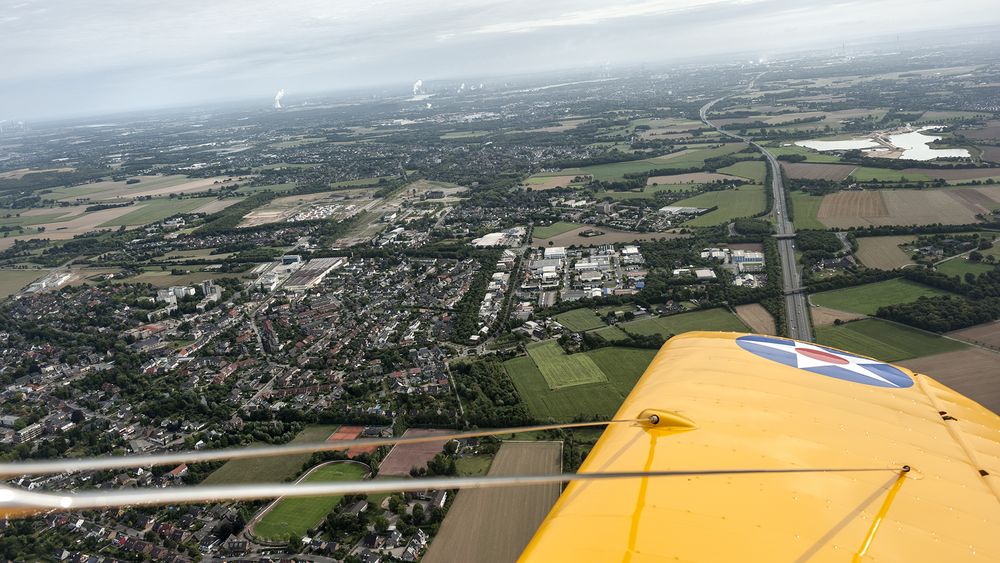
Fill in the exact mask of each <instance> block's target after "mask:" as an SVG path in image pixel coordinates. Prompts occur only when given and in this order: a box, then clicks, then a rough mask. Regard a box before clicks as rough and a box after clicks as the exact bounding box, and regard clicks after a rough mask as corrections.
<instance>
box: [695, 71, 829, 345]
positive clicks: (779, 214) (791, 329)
mask: <svg viewBox="0 0 1000 563" xmlns="http://www.w3.org/2000/svg"><path fill="white" fill-rule="evenodd" d="M754 80H756V78H755V79H754ZM752 87H753V82H751V83H750V86H749V88H752ZM726 98H727V96H722V97H721V98H716V99H714V100H712V101H711V102H708V103H707V104H705V105H704V106H702V107H701V110H700V111H699V115H700V117H701V120H702V121H703V122H704V123H705V125H708V126H709V127H712V128H714V129H715V130H716V131H718V132H719V133H721V134H722V135H724V136H727V137H731V138H733V139H737V140H740V141H742V142H744V143H749V144H750V145H752V146H753V147H754V148H756V149H757V150H759V151H760V152H761V153H762V154H763V155H764V157H765V158H767V164H768V166H770V168H771V190H772V193H773V195H774V198H773V200H774V209H773V212H774V223H775V226H776V228H777V238H778V254H779V255H780V256H781V278H782V287H783V288H784V290H785V310H786V319H787V323H788V336H790V337H792V338H794V339H796V340H805V341H812V339H813V335H812V326H811V325H810V324H809V302H808V300H807V299H806V294H805V293H804V292H802V290H801V285H800V284H801V280H800V277H799V268H798V264H797V263H796V260H795V238H794V237H795V227H794V226H792V222H791V220H790V219H789V218H788V203H787V202H786V201H785V186H784V183H783V181H782V179H781V168H780V167H779V165H778V161H777V159H775V158H774V155H772V154H771V153H770V152H768V151H767V149H765V148H764V147H762V146H761V145H759V144H757V143H755V142H754V141H753V140H751V139H749V138H747V137H743V136H741V135H737V134H735V133H731V132H729V131H726V130H725V129H723V128H722V127H720V126H718V125H715V124H714V123H712V122H711V121H710V120H709V119H708V111H709V110H710V109H712V106H714V105H715V104H717V103H718V102H720V101H722V100H724V99H726Z"/></svg>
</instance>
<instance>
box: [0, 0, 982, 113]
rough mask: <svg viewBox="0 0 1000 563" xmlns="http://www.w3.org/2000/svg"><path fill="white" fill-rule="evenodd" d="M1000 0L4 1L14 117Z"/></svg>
mask: <svg viewBox="0 0 1000 563" xmlns="http://www.w3.org/2000/svg"><path fill="white" fill-rule="evenodd" d="M996 2H997V0H947V1H942V0H863V1H861V0H858V1H855V0H660V1H649V0H634V1H615V0H434V1H424V2H420V1H416V0H360V1H356V0H291V1H276V0H0V119H3V118H39V117H54V116H65V115H84V114H95V113H107V112H113V111H117V110H131V109H138V108H146V107H159V106H168V105H181V104H195V103H199V102H209V101H218V100H226V99H250V98H257V97H259V98H260V99H261V103H262V104H263V105H265V106H266V105H267V104H269V103H270V99H271V97H273V95H274V93H275V91H277V90H278V89H279V88H284V89H285V90H286V91H287V92H288V95H287V97H286V101H290V102H294V99H295V95H296V93H297V92H298V93H300V94H303V95H304V94H305V93H307V92H316V91H323V90H334V89H338V88H349V87H357V86H367V85H374V84H399V87H400V90H401V93H403V92H405V90H406V89H407V87H408V85H409V84H411V83H412V82H413V81H414V80H416V79H417V78H423V79H424V80H425V81H430V80H434V79H457V80H465V79H469V80H478V79H479V78H480V77H483V76H490V75H497V74H504V73H520V72H533V71H544V70H549V69H554V68H561V67H580V66H589V65H594V66H597V65H601V64H604V63H610V64H611V65H619V64H629V63H639V62H643V63H655V62H657V61H663V62H670V61H671V60H680V59H691V58H693V57H697V56H699V55H716V54H722V53H732V52H737V51H746V52H757V53H759V54H760V55H769V54H774V53H777V52H781V51H789V50H798V49H806V48H812V47H817V46H820V47H822V46H829V45H836V44H840V43H841V41H848V42H850V41H851V40H852V39H856V40H859V39H861V38H867V37H873V36H879V35H882V36H886V37H891V36H892V35H893V34H895V33H903V32H910V31H919V30H923V29H938V28H947V27H957V26H964V25H987V24H996V23H1000V10H997V9H996V8H997V4H996Z"/></svg>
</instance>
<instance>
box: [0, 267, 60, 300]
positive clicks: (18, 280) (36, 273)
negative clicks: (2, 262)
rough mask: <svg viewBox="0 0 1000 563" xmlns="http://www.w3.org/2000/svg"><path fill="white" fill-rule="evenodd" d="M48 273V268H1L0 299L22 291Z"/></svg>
mask: <svg viewBox="0 0 1000 563" xmlns="http://www.w3.org/2000/svg"><path fill="white" fill-rule="evenodd" d="M48 273H49V271H48V270H0V299H4V298H6V297H7V296H8V295H13V294H15V293H17V292H18V291H21V290H22V289H23V288H24V287H25V286H27V285H28V284H30V283H32V282H34V281H35V280H38V279H41V278H42V277H44V276H45V275H46V274H48Z"/></svg>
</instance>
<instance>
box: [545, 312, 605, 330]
mask: <svg viewBox="0 0 1000 563" xmlns="http://www.w3.org/2000/svg"><path fill="white" fill-rule="evenodd" d="M555 319H556V320H557V321H559V324H561V325H563V326H564V327H566V328H568V329H570V330H572V331H573V332H583V331H585V330H591V329H595V328H601V327H602V326H605V325H604V321H602V320H601V318H600V317H598V316H597V313H595V312H594V310H593V309H573V310H571V311H566V312H565V313H559V314H558V315H556V316H555Z"/></svg>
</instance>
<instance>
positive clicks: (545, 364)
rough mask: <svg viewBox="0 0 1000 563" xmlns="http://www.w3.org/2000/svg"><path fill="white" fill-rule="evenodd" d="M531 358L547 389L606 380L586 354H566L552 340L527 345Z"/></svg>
mask: <svg viewBox="0 0 1000 563" xmlns="http://www.w3.org/2000/svg"><path fill="white" fill-rule="evenodd" d="M528 356H529V357H530V358H531V360H532V361H533V362H535V365H536V366H537V367H538V371H539V372H541V374H542V377H544V378H545V381H546V383H548V385H549V389H562V388H564V387H572V386H574V385H584V384H587V383H605V382H607V381H608V378H607V377H606V376H605V375H604V372H602V371H601V368H599V367H597V364H595V363H594V360H592V359H590V356H587V355H586V354H567V353H566V352H565V351H564V350H563V349H562V346H560V345H559V344H558V343H557V342H555V341H554V340H546V341H545V342H536V343H533V344H529V345H528Z"/></svg>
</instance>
